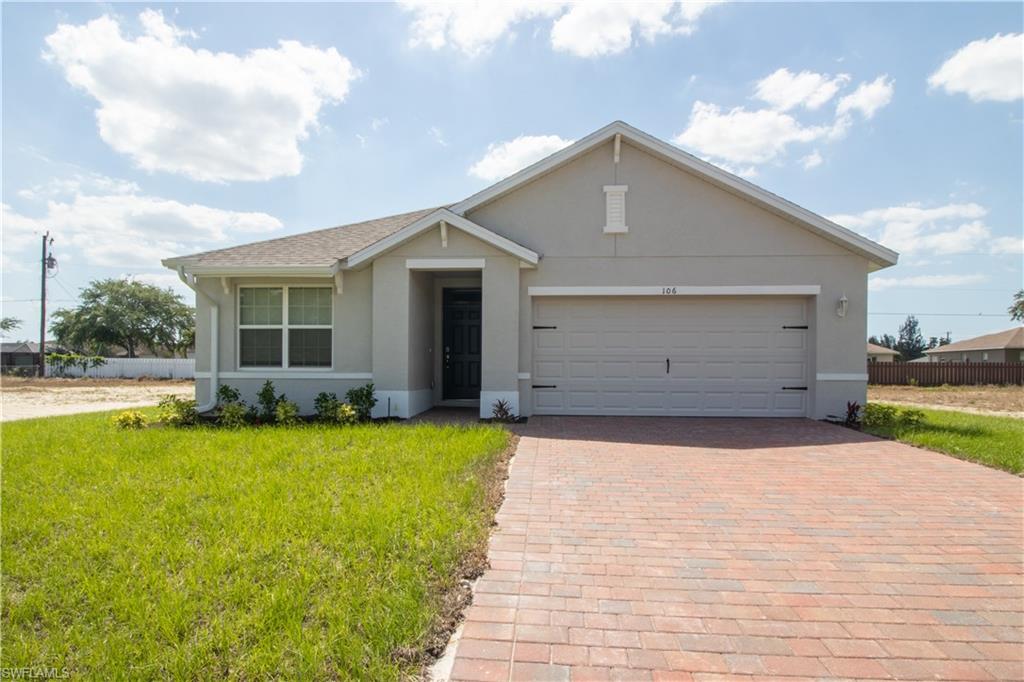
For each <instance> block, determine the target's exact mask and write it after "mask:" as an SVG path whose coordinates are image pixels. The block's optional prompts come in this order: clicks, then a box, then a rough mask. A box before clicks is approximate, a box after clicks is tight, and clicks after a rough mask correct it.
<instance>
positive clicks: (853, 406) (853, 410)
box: [843, 400, 861, 428]
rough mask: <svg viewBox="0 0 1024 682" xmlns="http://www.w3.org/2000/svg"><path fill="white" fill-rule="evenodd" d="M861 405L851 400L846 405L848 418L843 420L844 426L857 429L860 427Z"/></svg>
mask: <svg viewBox="0 0 1024 682" xmlns="http://www.w3.org/2000/svg"><path fill="white" fill-rule="evenodd" d="M860 409H861V408H860V403H858V402H857V401H856V400H851V401H849V402H847V403H846V418H845V419H843V426H848V427H850V428H857V427H858V426H860Z"/></svg>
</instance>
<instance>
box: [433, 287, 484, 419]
mask: <svg viewBox="0 0 1024 682" xmlns="http://www.w3.org/2000/svg"><path fill="white" fill-rule="evenodd" d="M443 308H444V311H443V316H442V319H443V323H442V325H443V330H444V333H443V337H444V355H443V356H442V360H441V361H442V362H443V363H444V365H443V370H444V371H443V382H444V385H443V387H442V388H443V391H442V394H443V396H444V399H445V400H460V399H471V400H478V399H479V398H480V290H479V289H445V290H444V305H443Z"/></svg>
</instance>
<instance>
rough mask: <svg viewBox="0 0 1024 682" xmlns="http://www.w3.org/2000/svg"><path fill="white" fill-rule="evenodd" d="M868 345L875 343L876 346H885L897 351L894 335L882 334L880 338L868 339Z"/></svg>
mask: <svg viewBox="0 0 1024 682" xmlns="http://www.w3.org/2000/svg"><path fill="white" fill-rule="evenodd" d="M868 343H873V344H875V345H876V346H883V347H885V348H892V349H893V350H896V337H895V336H893V335H892V334H882V335H881V336H880V337H879V336H872V337H871V338H869V339H868Z"/></svg>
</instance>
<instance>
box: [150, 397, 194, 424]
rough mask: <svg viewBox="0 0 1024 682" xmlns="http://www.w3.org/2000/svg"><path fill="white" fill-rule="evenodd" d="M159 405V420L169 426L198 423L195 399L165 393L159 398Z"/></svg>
mask: <svg viewBox="0 0 1024 682" xmlns="http://www.w3.org/2000/svg"><path fill="white" fill-rule="evenodd" d="M159 406H160V410H159V414H160V421H162V422H163V423H165V424H168V425H169V426H193V425H194V424H197V423H199V413H198V412H196V401H195V400H191V399H188V398H179V397H178V396H176V395H165V396H164V397H163V398H161V399H160V403H159Z"/></svg>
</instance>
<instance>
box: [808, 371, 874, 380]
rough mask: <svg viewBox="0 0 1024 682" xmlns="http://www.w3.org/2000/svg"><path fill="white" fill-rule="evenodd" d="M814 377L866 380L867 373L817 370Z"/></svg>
mask: <svg viewBox="0 0 1024 682" xmlns="http://www.w3.org/2000/svg"><path fill="white" fill-rule="evenodd" d="M814 378H815V379H817V380H818V381H867V380H868V375H867V374H842V373H833V374H830V373H827V372H819V373H818V375H817V376H816V377H814Z"/></svg>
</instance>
